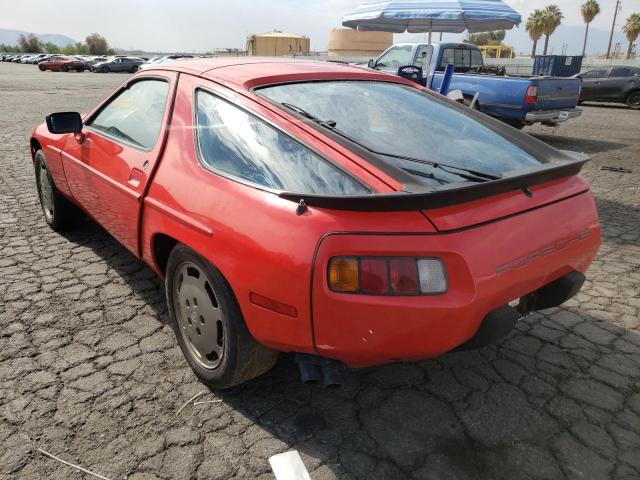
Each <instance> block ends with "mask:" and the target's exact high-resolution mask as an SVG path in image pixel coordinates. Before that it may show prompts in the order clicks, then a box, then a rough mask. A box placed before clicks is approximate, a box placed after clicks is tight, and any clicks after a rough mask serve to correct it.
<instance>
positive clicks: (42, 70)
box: [38, 65, 46, 72]
mask: <svg viewBox="0 0 640 480" xmlns="http://www.w3.org/2000/svg"><path fill="white" fill-rule="evenodd" d="M38 68H39V69H40V71H41V72H44V71H45V70H46V69H45V68H44V65H38Z"/></svg>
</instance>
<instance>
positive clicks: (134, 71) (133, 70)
mask: <svg viewBox="0 0 640 480" xmlns="http://www.w3.org/2000/svg"><path fill="white" fill-rule="evenodd" d="M137 71H138V66H137V65H134V66H133V67H131V73H136V72H137Z"/></svg>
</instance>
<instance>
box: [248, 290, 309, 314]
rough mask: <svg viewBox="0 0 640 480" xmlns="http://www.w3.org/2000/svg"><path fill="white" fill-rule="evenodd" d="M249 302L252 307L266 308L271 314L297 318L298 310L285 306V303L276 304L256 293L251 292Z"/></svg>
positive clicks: (275, 301)
mask: <svg viewBox="0 0 640 480" xmlns="http://www.w3.org/2000/svg"><path fill="white" fill-rule="evenodd" d="M249 300H250V301H251V303H253V304H254V305H258V306H259V307H262V308H266V309H267V310H271V311H272V312H276V313H281V314H282V315H286V316H287V317H293V318H297V317H298V310H296V307H293V306H291V305H287V304H286V303H281V302H278V301H277V300H274V299H273V298H269V297H265V296H263V295H260V294H258V293H254V292H251V293H250V294H249Z"/></svg>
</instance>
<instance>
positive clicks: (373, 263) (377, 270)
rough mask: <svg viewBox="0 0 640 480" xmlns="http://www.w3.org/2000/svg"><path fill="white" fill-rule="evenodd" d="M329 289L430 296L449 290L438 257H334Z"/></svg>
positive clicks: (329, 275)
mask: <svg viewBox="0 0 640 480" xmlns="http://www.w3.org/2000/svg"><path fill="white" fill-rule="evenodd" d="M328 277H329V278H328V282H329V288H330V289H331V290H333V291H334V292H339V293H358V294H363V295H433V294H440V293H445V292H446V291H447V289H448V282H447V275H446V272H445V268H444V265H443V264H442V261H441V260H440V259H438V258H415V257H334V258H332V259H331V261H330V262H329V270H328Z"/></svg>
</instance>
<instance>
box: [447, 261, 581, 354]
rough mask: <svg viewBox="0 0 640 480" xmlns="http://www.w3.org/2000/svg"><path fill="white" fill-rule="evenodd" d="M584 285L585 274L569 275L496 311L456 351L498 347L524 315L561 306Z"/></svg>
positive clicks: (571, 273) (574, 273)
mask: <svg viewBox="0 0 640 480" xmlns="http://www.w3.org/2000/svg"><path fill="white" fill-rule="evenodd" d="M584 281H585V276H584V275H583V274H582V273H580V272H575V271H574V272H570V273H567V274H566V275H563V276H562V277H560V278H559V279H557V280H554V281H553V282H551V283H549V284H547V285H545V286H544V287H542V288H539V289H538V290H536V291H535V292H532V293H530V294H529V295H527V296H526V297H524V298H521V299H520V302H519V304H518V305H517V306H510V305H503V306H502V307H500V308H497V309H495V310H493V311H492V312H490V313H489V314H488V315H487V316H486V317H484V319H483V320H482V323H481V324H480V328H478V331H477V332H476V334H475V335H474V336H473V337H471V339H469V340H468V341H466V342H465V343H463V344H462V345H460V346H459V347H458V348H457V350H471V349H475V348H481V347H484V346H485V345H490V344H492V343H496V342H497V341H498V340H500V339H501V338H503V337H505V336H507V335H508V334H509V332H510V331H511V329H512V328H513V327H514V326H515V324H516V323H517V322H518V320H520V318H522V316H523V315H526V314H528V313H529V312H532V311H534V310H544V309H546V308H552V307H557V306H559V305H562V304H563V303H564V302H566V301H567V300H569V299H570V298H572V297H574V296H575V295H576V294H577V293H578V292H579V291H580V289H581V288H582V285H584Z"/></svg>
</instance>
